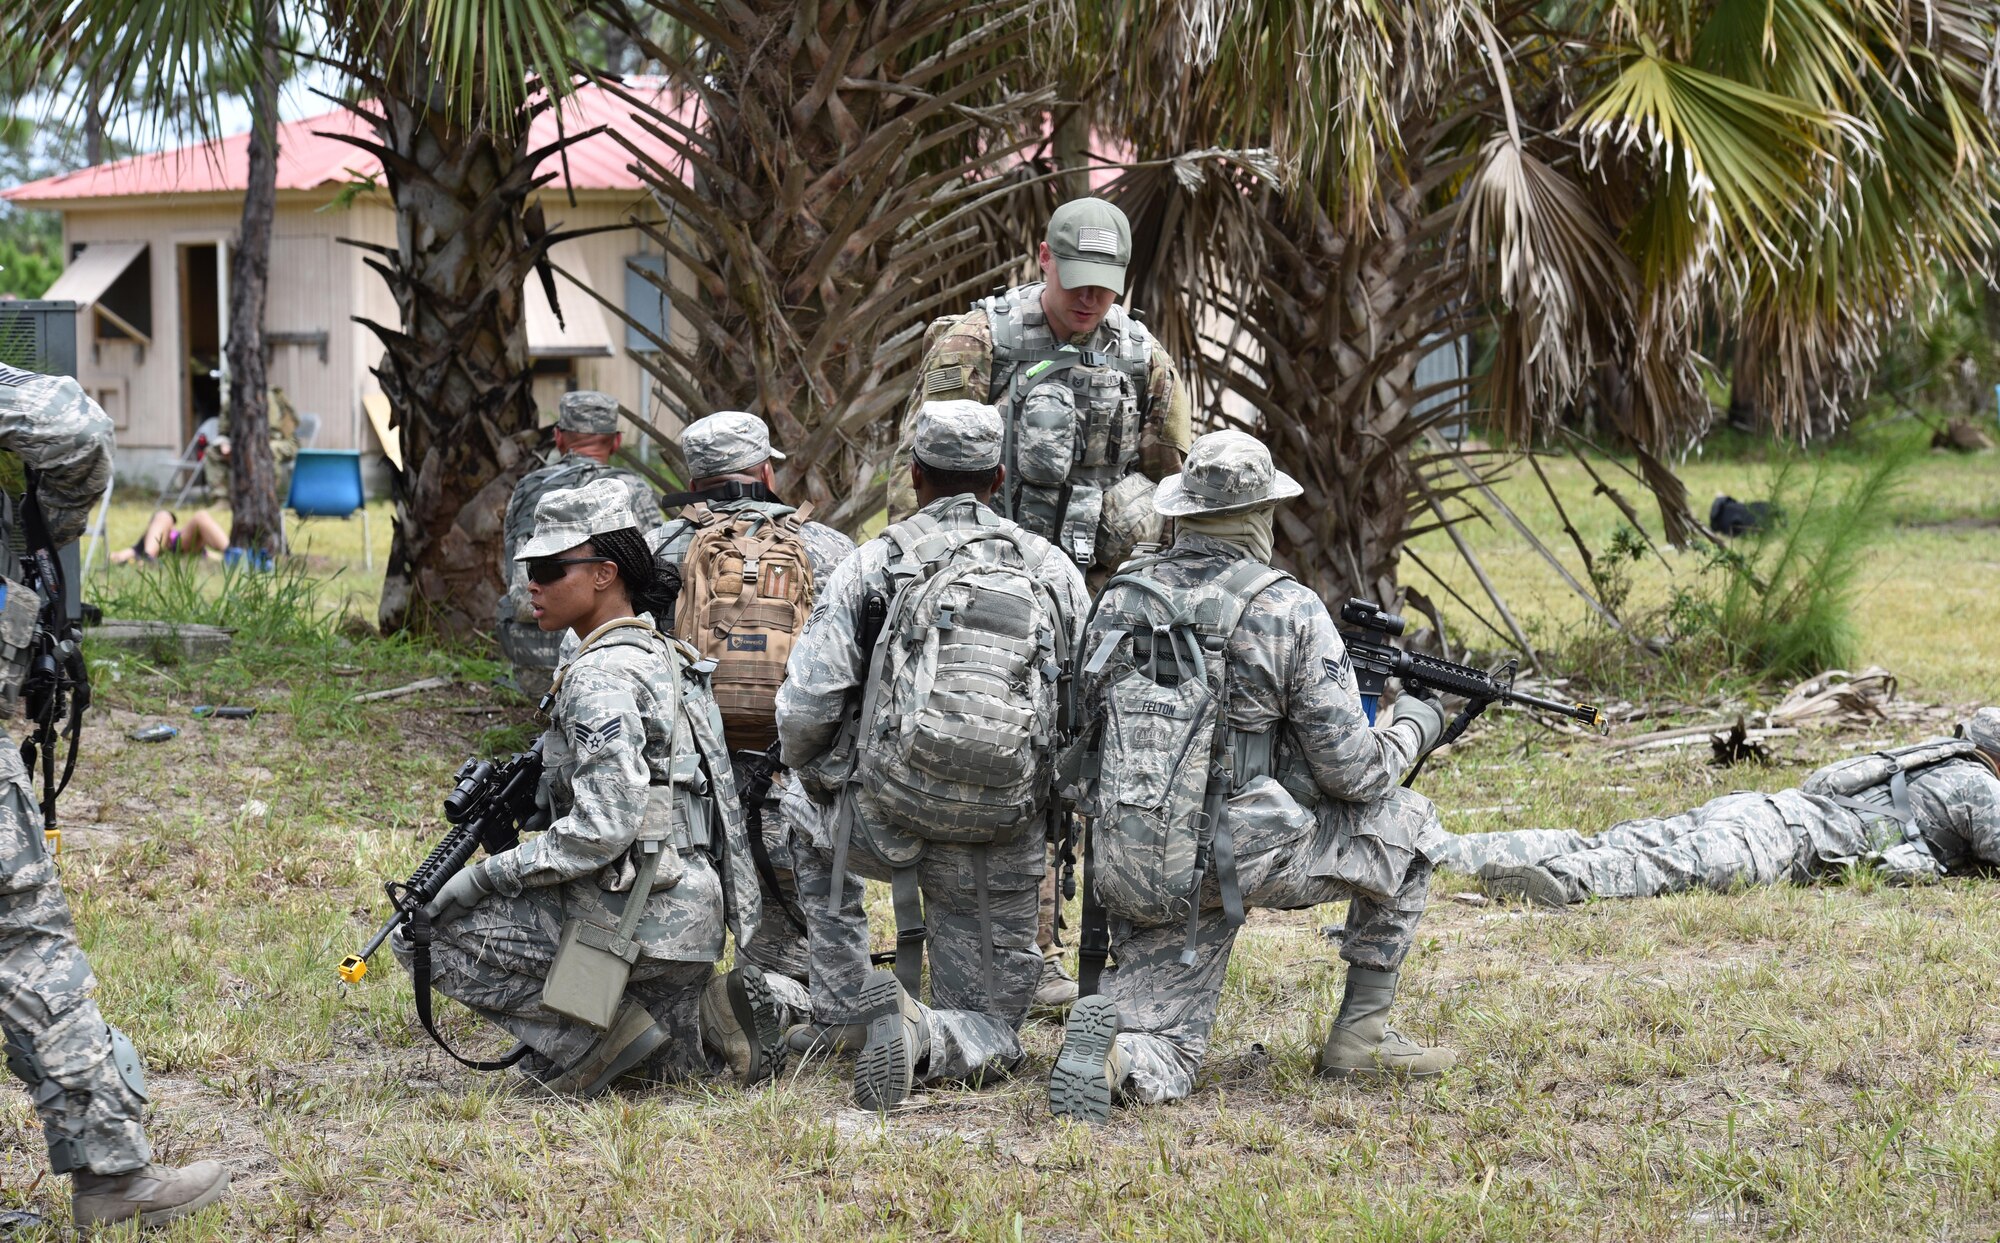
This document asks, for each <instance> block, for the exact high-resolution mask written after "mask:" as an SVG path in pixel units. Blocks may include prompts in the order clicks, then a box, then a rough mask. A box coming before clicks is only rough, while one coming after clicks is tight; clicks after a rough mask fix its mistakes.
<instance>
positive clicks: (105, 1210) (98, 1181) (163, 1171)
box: [70, 1161, 229, 1230]
mask: <svg viewBox="0 0 2000 1243" xmlns="http://www.w3.org/2000/svg"><path fill="white" fill-rule="evenodd" d="M70 1177H71V1182H70V1213H71V1216H73V1217H74V1218H75V1220H76V1225H77V1228H78V1229H79V1230H84V1229H88V1228H90V1227H93V1226H108V1225H111V1224H113V1223H114V1222H121V1221H131V1220H132V1219H134V1218H137V1219H138V1221H139V1224H140V1225H141V1226H158V1225H162V1224H164V1223H166V1222H170V1221H174V1220H176V1219H178V1218H182V1217H186V1216H188V1215H189V1214H190V1213H198V1212H200V1211H201V1210H202V1209H205V1208H207V1207H208V1206H209V1205H211V1204H213V1203H215V1202H216V1201H217V1200H220V1199H221V1198H222V1193H223V1191H224V1190H226V1189H227V1188H228V1186H229V1171H228V1170H226V1169H224V1168H222V1166H221V1164H220V1163H218V1162H215V1161H197V1162H195V1163H194V1164H193V1165H190V1166H187V1167H185V1168H183V1169H175V1168H174V1167H173V1166H171V1165H149V1166H146V1167H145V1168H144V1169H140V1170H134V1171H132V1172H131V1173H129V1174H93V1173H91V1172H90V1171H89V1170H78V1171H76V1172H75V1173H74V1174H73V1175H71V1176H70Z"/></svg>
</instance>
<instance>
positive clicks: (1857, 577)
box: [1543, 436, 1923, 694]
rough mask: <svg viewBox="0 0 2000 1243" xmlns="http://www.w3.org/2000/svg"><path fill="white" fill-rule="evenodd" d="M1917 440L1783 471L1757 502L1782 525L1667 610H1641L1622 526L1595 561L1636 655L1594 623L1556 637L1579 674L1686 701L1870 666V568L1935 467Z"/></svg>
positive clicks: (1712, 563) (1765, 484) (1714, 558)
mask: <svg viewBox="0 0 2000 1243" xmlns="http://www.w3.org/2000/svg"><path fill="white" fill-rule="evenodd" d="M1922 452H1923V447H1922V442H1921V441H1919V440H1916V439H1914V438H1911V437H1907V436H1906V437H1902V438H1900V439H1896V440H1885V441H1883V442H1879V443H1877V444H1876V445H1875V446H1873V447H1872V449H1871V451H1870V452H1869V454H1868V455H1867V456H1866V457H1865V458H1864V459H1862V460H1861V461H1860V464H1859V466H1860V468H1859V471H1858V473H1857V471H1856V469H1855V467H1856V462H1855V460H1854V459H1853V458H1852V456H1849V455H1842V456H1836V455H1832V454H1826V453H1819V454H1815V455H1814V456H1812V457H1811V458H1805V457H1802V456H1800V455H1799V454H1796V453H1792V454H1785V455H1782V456H1779V457H1777V458H1774V459H1773V460H1772V461H1771V463H1770V465H1769V470H1768V473H1767V474H1766V475H1765V476H1764V478H1763V480H1762V481H1761V483H1760V484H1759V486H1758V487H1757V488H1756V489H1755V490H1754V491H1753V492H1752V493H1751V494H1752V495H1755V496H1756V497H1758V498H1759V499H1768V500H1769V501H1770V502H1771V503H1772V508H1773V513H1774V514H1775V515H1776V517H1775V519H1774V520H1773V522H1772V524H1771V525H1770V526H1769V527H1768V528H1766V529H1765V530H1763V531H1759V532H1756V533H1753V534H1751V535H1748V536H1744V537H1742V538H1740V539H1738V540H1736V541H1735V542H1733V543H1730V544H1726V545H1720V546H1717V547H1714V548H1711V549H1709V550H1708V551H1707V553H1706V555H1705V556H1704V557H1703V558H1702V561H1701V563H1700V568H1699V569H1698V570H1696V571H1695V572H1694V573H1693V574H1692V575H1685V574H1684V575H1678V576H1676V581H1674V582H1673V583H1672V584H1671V586H1670V588H1669V590H1668V593H1667V596H1666V598H1665V600H1664V601H1659V602H1656V603H1653V604H1651V605H1649V606H1647V607H1643V608H1630V607H1629V605H1628V600H1629V598H1630V597H1631V595H1632V590H1631V582H1630V578H1629V575H1630V571H1631V569H1632V567H1633V566H1634V565H1635V564H1636V563H1638V562H1640V561H1642V560H1643V559H1644V558H1645V556H1646V552H1647V550H1646V546H1645V545H1644V543H1643V542H1642V541H1641V540H1640V539H1639V537H1638V535H1637V533H1636V532H1633V531H1632V530H1631V529H1630V528H1629V527H1626V526H1622V525H1621V526H1620V527H1618V528H1617V529H1616V530H1614V531H1613V533H1612V537H1611V539H1610V541H1609V543H1608V544H1607V545H1606V546H1605V548H1604V549H1603V550H1602V551H1601V552H1600V553H1599V554H1598V556H1597V557H1596V562H1595V565H1594V566H1593V568H1592V573H1591V578H1592V582H1593V585H1594V586H1595V588H1596V589H1597V592H1598V597H1599V599H1600V600H1602V601H1603V602H1605V603H1606V604H1607V606H1609V607H1611V608H1612V609H1613V610H1614V611H1615V612H1618V613H1619V614H1620V616H1621V617H1622V618H1623V619H1624V621H1625V624H1626V627H1627V629H1628V630H1629V631H1630V633H1631V634H1632V635H1636V636H1639V637H1640V638H1642V639H1644V640H1645V642H1644V643H1635V642H1633V641H1632V639H1630V638H1628V637H1626V636H1625V635H1620V634H1616V633H1613V632H1612V631H1610V630H1609V629H1608V628H1607V627H1605V626H1603V625H1601V624H1598V623H1597V622H1595V620H1592V621H1591V622H1589V623H1585V624H1581V625H1574V626H1571V627H1567V628H1560V629H1557V630H1556V631H1555V632H1554V633H1549V632H1548V630H1547V629H1546V628H1544V630H1543V638H1544V641H1545V643H1546V645H1547V646H1548V647H1551V648H1553V649H1555V650H1559V651H1561V652H1562V653H1563V657H1564V665H1565V668H1566V671H1568V672H1571V673H1573V674H1577V675H1580V676H1582V677H1584V678H1585V679H1587V680H1589V681H1591V682H1594V683H1598V684H1601V685H1607V686H1618V687H1621V688H1630V687H1632V686H1635V685H1640V684H1644V685H1650V686H1652V687H1654V688H1655V689H1656V690H1659V691H1665V692H1668V693H1679V694H1686V693H1689V692H1691V691H1693V690H1695V689H1696V688H1712V687H1713V686H1715V685H1716V684H1718V683H1730V684H1736V685H1739V686H1750V685H1755V684H1760V683H1784V682H1791V681H1796V680H1797V679H1799V678H1804V677H1810V676H1811V675H1813V674H1815V673H1820V672H1822V671H1824V670H1827V669H1835V668H1841V667H1844V666H1848V665H1851V664H1852V663H1853V662H1854V661H1855V660H1857V659H1858V658H1859V656H1860V651H1859V627H1858V625H1857V622H1856V607H1855V606H1856V598H1857V595H1858V593H1859V591H1860V590H1861V588H1862V587H1863V586H1864V583H1863V581H1862V575H1863V571H1864V570H1865V568H1866V567H1867V565H1868V562H1869V557H1870V554H1871V553H1872V552H1874V551H1875V550H1876V549H1877V548H1878V547H1879V541H1880V539H1881V538H1882V537H1883V536H1884V534H1885V533H1886V531H1887V529H1888V527H1889V526H1890V524H1891V523H1892V521H1893V520H1894V519H1895V517H1896V507H1897V504H1898V501H1899V490H1900V488H1901V486H1902V484H1903V483H1904V481H1905V480H1906V479H1907V478H1908V476H1909V473H1910V469H1911V467H1912V465H1913V464H1914V463H1915V461H1916V460H1917V458H1918V457H1919V456H1920V455H1921V454H1922Z"/></svg>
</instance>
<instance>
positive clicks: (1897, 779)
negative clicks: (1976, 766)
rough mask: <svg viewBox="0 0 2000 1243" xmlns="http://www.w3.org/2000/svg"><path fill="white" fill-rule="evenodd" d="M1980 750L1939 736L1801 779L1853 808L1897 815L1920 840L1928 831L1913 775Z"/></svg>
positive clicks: (1806, 787)
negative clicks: (1916, 806) (1913, 802)
mask: <svg viewBox="0 0 2000 1243" xmlns="http://www.w3.org/2000/svg"><path fill="white" fill-rule="evenodd" d="M1977 751H1978V748H1977V747H1976V746H1974V745H1973V744H1972V743H1970V742H1968V741H1966V740H1964V739H1962V738H1933V739H1930V740H1929V741H1927V742H1919V743H1913V744H1911V745H1910V746H1907V747H1897V748H1895V749H1893V750H1889V751H1877V752H1875V753H1874V754H1872V755H1857V756H1854V757H1853V758H1851V759H1845V760H1841V761H1839V762H1838V763H1834V764H1828V765H1827V766H1826V767H1825V768H1821V769H1818V770H1816V771H1815V772H1813V773H1812V774H1811V775H1810V776H1808V777H1807V778H1806V779H1805V780H1804V781H1802V782H1800V783H1799V789H1800V790H1801V791H1803V792H1804V793H1806V794H1812V795H1817V796H1819V797H1821V798H1824V799H1828V800H1830V801H1832V802H1833V803H1835V804H1837V805H1838V806H1841V807H1845V808H1847V809H1848V810H1850V811H1858V812H1861V813H1862V814H1863V815H1867V816H1886V817H1888V818H1890V819H1892V820H1895V821H1897V822H1898V823H1900V824H1901V825H1902V826H1903V834H1904V836H1905V838H1907V839H1908V840H1910V841H1915V840H1917V839H1918V838H1920V837H1921V836H1922V832H1921V831H1920V830H1919V829H1918V828H1917V821H1916V813H1915V812H1913V811H1911V810H1910V793H1909V774H1911V773H1914V772H1919V771H1921V770H1923V769H1926V768H1930V767H1932V766H1934V765H1937V764H1942V763H1945V762H1946V761H1948V760H1958V759H1965V758H1967V757H1969V756H1971V755H1973V754H1974V753H1976V752H1977ZM1885 796H1886V797H1885Z"/></svg>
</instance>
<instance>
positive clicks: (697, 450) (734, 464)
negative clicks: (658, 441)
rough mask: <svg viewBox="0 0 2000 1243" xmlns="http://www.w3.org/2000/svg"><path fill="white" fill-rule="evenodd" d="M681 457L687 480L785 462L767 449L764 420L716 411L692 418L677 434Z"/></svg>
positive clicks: (738, 412) (767, 431)
mask: <svg viewBox="0 0 2000 1243" xmlns="http://www.w3.org/2000/svg"><path fill="white" fill-rule="evenodd" d="M681 456H682V457H683V458H685V459H686V460H687V468H688V478H690V479H706V478H708V477H709V476H711V475H728V474H734V473H735V472H737V471H739V470H750V469H751V468H753V467H755V466H757V465H759V464H761V463H763V462H765V461H778V462H782V461H784V460H785V455H784V454H782V453H780V452H778V451H777V450H776V449H773V448H772V447H771V429H770V428H768V427H766V426H764V420H762V419H760V418H758V417H757V416H756V415H754V414H746V413H744V412H743V411H741V410H718V411H716V412H715V413H714V414H711V415H709V416H708V417H707V418H705V419H696V420H695V421H694V422H692V423H690V424H688V425H687V430H685V431H683V432H682V433H681Z"/></svg>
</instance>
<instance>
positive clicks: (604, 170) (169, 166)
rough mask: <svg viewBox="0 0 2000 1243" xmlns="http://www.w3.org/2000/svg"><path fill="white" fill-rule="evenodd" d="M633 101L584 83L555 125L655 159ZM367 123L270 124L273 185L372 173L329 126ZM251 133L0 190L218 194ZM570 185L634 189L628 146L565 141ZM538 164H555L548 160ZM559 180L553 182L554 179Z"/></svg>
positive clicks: (234, 173) (324, 118)
mask: <svg viewBox="0 0 2000 1243" xmlns="http://www.w3.org/2000/svg"><path fill="white" fill-rule="evenodd" d="M661 88H662V83H661V81H660V80H659V79H656V78H635V79H629V80H628V81H627V84H626V89H627V90H629V91H631V92H632V93H633V94H634V95H638V96H641V97H648V96H655V95H657V94H658V93H659V92H660V91H661ZM695 108H696V105H695V104H694V102H693V101H692V100H685V101H682V102H681V103H680V106H679V109H678V111H679V113H680V114H681V119H683V120H684V121H690V122H691V121H692V118H693V116H694V113H695ZM631 113H632V106H631V105H630V104H629V103H627V102H626V101H625V100H623V99H621V98H619V97H618V96H617V95H615V94H613V93H612V92H611V91H608V90H605V89H604V88H602V87H597V86H590V85H584V86H580V87H578V88H577V90H576V92H575V93H574V94H572V95H571V96H570V97H569V98H568V99H566V100H565V101H564V102H563V105H562V117H561V126H562V130H563V132H564V133H572V134H573V133H575V132H576V131H578V130H583V129H589V128H591V127H592V126H595V125H608V126H611V127H612V128H614V129H617V130H618V131H619V132H621V133H623V134H624V135H625V136H626V137H628V138H630V139H631V140H632V141H633V142H634V143H636V144H637V145H638V146H639V147H640V148H641V149H643V150H648V151H651V152H655V153H657V154H658V155H659V156H660V158H661V159H662V161H666V160H667V158H668V157H667V153H666V151H665V149H664V148H663V147H662V146H661V144H660V143H659V142H658V141H657V140H656V139H654V138H653V137H652V136H651V135H650V134H648V133H647V132H646V131H645V130H644V129H642V128H640V127H639V126H638V125H636V124H634V123H633V122H632V120H631ZM556 130H557V117H556V115H555V113H554V112H545V113H543V114H542V115H541V116H540V117H537V118H536V120H535V128H534V133H533V135H532V137H533V140H534V145H535V146H537V147H539V146H542V145H544V144H546V143H549V142H552V141H554V140H555V138H556ZM367 131H368V125H367V123H366V122H364V121H362V119H361V118H360V117H357V116H355V115H354V114H353V113H352V112H349V111H348V110H346V109H345V108H338V109H335V110H333V111H331V112H326V113H322V114H321V115H319V116H315V117H306V118H305V119H303V120H298V121H288V122H286V123H284V124H283V125H280V126H279V127H278V189H280V190H315V189H320V188H322V187H331V186H339V185H342V184H344V183H346V182H349V181H353V180H355V179H356V178H357V177H362V176H375V177H379V176H380V175H381V172H382V163H381V161H380V160H377V159H376V158H375V157H374V156H373V155H372V154H370V153H369V152H367V151H363V150H362V149H361V148H359V147H355V146H350V145H349V144H347V143H345V142H342V141H340V139H339V138H337V137H327V136H326V135H328V134H335V135H338V134H364V136H367V137H373V135H372V134H371V133H367ZM249 145H250V136H249V135H248V134H237V135H235V136H234V137H231V138H219V139H215V140H214V141H211V142H204V143H196V144H194V145H192V146H187V147H181V148H179V149H177V150H174V151H160V152H155V153H153V154H151V155H137V156H133V157H132V158H130V159H125V160H117V161H114V162H112V163H110V164H98V165H94V166H92V167H90V168H83V169H78V170H77V171H76V172H73V173H64V174H62V175H61V176H58V177H44V178H43V179H42V180H40V181H31V182H28V183H27V184H26V185H21V186H15V187H14V188H13V189H11V190H0V198H5V199H7V200H9V201H11V202H15V203H55V202H68V201H73V200H76V199H106V198H123V197H128V196H133V195H142V194H223V193H230V192H236V193H241V192H242V190H243V188H244V185H245V183H246V182H247V181H248V179H249V173H248V168H249V156H248V150H249ZM567 155H568V163H569V183H570V184H571V185H573V186H575V187H576V188H577V189H579V190H639V189H641V188H643V185H644V183H643V182H641V181H640V180H639V178H638V176H637V175H636V174H634V173H633V172H632V171H631V169H630V168H629V167H628V165H630V164H631V163H632V162H633V156H632V153H631V152H630V151H629V150H627V149H626V148H625V146H624V144H622V143H620V142H619V141H618V140H617V139H616V138H614V137H612V136H611V135H610V134H608V133H605V134H596V135H593V136H592V137H590V138H586V139H584V140H583V141H582V142H579V143H575V144H572V145H571V146H570V147H569V148H568V151H567ZM549 163H550V167H549V169H548V170H545V171H555V170H556V169H557V168H558V162H557V161H556V160H551V161H550V162H549ZM555 184H556V185H557V186H560V185H561V184H562V183H561V181H560V180H558V181H557V182H556V183H555Z"/></svg>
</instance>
